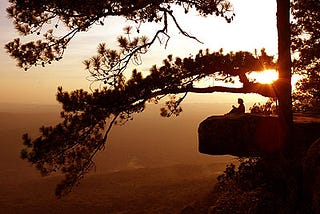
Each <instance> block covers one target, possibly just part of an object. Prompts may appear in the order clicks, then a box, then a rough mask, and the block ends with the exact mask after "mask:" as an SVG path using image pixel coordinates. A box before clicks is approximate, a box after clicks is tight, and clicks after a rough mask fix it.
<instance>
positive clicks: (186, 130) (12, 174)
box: [0, 104, 234, 213]
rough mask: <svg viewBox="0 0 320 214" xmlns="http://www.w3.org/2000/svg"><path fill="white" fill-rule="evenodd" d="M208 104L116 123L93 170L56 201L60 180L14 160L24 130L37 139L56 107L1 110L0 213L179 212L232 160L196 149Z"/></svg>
mask: <svg viewBox="0 0 320 214" xmlns="http://www.w3.org/2000/svg"><path fill="white" fill-rule="evenodd" d="M212 108H214V106H211V105H207V106H206V105H200V104H190V105H186V106H185V111H184V113H183V114H182V115H181V116H180V117H178V118H175V119H166V118H161V117H160V116H159V106H151V107H148V108H147V110H146V112H145V113H144V114H142V115H137V116H136V117H135V119H134V120H133V121H131V122H129V123H128V124H126V125H125V126H117V127H115V128H114V129H113V130H112V133H111V135H110V138H109V139H110V141H109V142H107V146H106V149H105V150H104V151H102V152H100V153H99V154H98V156H97V158H96V165H97V170H96V172H92V173H90V174H89V175H87V176H86V177H85V179H84V180H83V181H82V183H81V184H80V185H79V186H78V187H76V188H75V190H74V192H72V193H71V194H70V195H69V196H68V197H66V198H64V199H62V200H57V199H55V198H54V188H55V185H56V184H57V183H58V182H59V180H60V179H61V177H59V176H53V177H47V178H41V177H40V175H39V173H38V172H37V171H36V170H35V169H34V168H33V167H32V166H30V165H29V164H28V163H26V162H24V161H22V160H21V159H20V158H19V152H20V150H21V148H22V145H21V135H22V134H24V133H26V132H28V133H30V134H31V135H32V136H36V135H37V132H38V131H37V130H38V128H39V127H40V126H41V125H54V124H56V123H57V122H58V121H59V120H60V119H59V109H57V108H53V107H52V108H51V107H45V108H44V110H39V107H35V106H33V107H30V106H29V108H27V110H25V111H24V108H20V109H19V108H18V107H17V106H16V107H15V108H14V111H10V108H7V109H4V108H2V110H3V111H2V112H0V139H1V141H0V188H1V192H0V213H176V212H179V211H180V210H181V209H182V208H183V207H184V205H186V204H189V203H191V202H192V201H194V200H197V199H198V198H199V197H202V196H203V195H205V194H207V193H208V192H209V191H210V190H211V188H212V187H213V185H214V183H215V177H216V175H217V173H221V171H222V170H223V169H224V167H225V165H226V163H227V162H229V161H233V160H234V159H233V157H230V156H222V157H221V156H207V155H202V154H200V153H199V152H198V151H197V127H198V124H199V122H200V121H201V120H203V119H204V118H206V117H207V116H209V115H210V114H212V112H211V109H212ZM223 109H224V108H221V111H222V110H223ZM38 110H39V111H38ZM218 111H219V110H218ZM218 113H219V112H218Z"/></svg>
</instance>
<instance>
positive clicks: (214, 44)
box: [0, 0, 277, 104]
mask: <svg viewBox="0 0 320 214" xmlns="http://www.w3.org/2000/svg"><path fill="white" fill-rule="evenodd" d="M230 1H231V2H232V3H233V5H234V8H235V13H236V17H235V19H234V21H233V22H232V23H231V24H227V23H226V22H225V20H223V19H221V18H218V17H215V16H212V17H207V18H203V17H199V16H197V15H195V14H189V15H187V16H186V15H184V14H183V12H182V11H178V16H177V18H178V21H180V23H181V25H182V27H183V28H184V30H186V31H187V32H188V33H190V34H192V35H196V36H197V38H198V39H199V40H201V41H202V42H203V43H204V44H203V45H201V44H199V43H197V42H196V41H194V40H191V39H187V38H185V37H183V36H181V35H179V34H176V33H175V32H176V29H174V28H173V27H172V28H170V29H169V33H170V32H171V34H170V36H171V39H170V40H169V44H168V47H167V48H166V49H164V46H159V45H158V44H156V45H154V46H153V47H152V48H151V50H150V52H149V53H148V54H147V55H145V56H143V58H142V60H143V64H142V65H141V66H139V69H142V70H148V68H149V67H151V66H152V65H153V64H160V63H161V61H162V59H163V58H165V57H166V56H167V55H169V54H173V55H174V56H180V57H185V56H189V54H196V53H197V52H198V50H199V49H206V48H209V49H210V50H212V51H216V50H219V49H220V48H223V49H224V50H225V51H231V50H232V51H237V50H247V51H251V52H253V51H254V49H255V48H256V49H258V50H259V49H261V48H266V50H267V52H268V53H269V54H274V55H276V53H277V31H276V1H275V0H273V1H270V0H230ZM7 5H8V3H7V0H0V29H1V34H0V47H1V49H0V72H1V79H0V90H1V91H2V93H0V103H38V104H54V103H56V101H55V93H56V89H57V87H58V86H60V85H62V86H63V87H64V88H65V89H66V90H73V89H77V88H84V89H88V87H89V84H90V82H88V81H87V80H86V79H85V77H86V76H87V75H88V74H87V73H86V71H85V70H84V66H83V64H82V61H83V60H84V59H87V58H89V57H91V56H92V55H94V54H95V50H96V48H97V45H98V44H99V42H106V43H107V44H110V45H111V46H112V45H114V44H115V43H114V41H115V38H116V37H117V36H118V35H120V34H121V33H122V28H123V27H124V26H126V25H128V24H129V23H127V22H125V21H124V20H123V19H119V18H112V19H108V20H107V22H106V24H105V25H104V26H103V27H102V26H95V27H94V28H92V29H91V31H89V32H87V33H82V34H79V35H77V36H76V38H75V39H74V40H73V41H72V42H71V45H70V46H69V48H68V49H67V51H66V53H65V56H64V59H63V60H62V61H60V62H58V63H54V64H53V65H50V66H47V67H46V68H39V67H37V68H32V69H30V70H29V71H28V72H24V71H23V70H22V69H19V68H18V67H16V66H15V61H14V60H13V59H11V58H10V57H9V56H8V54H7V53H5V50H4V48H3V46H4V44H6V43H7V42H9V41H10V40H12V39H13V38H16V37H17V34H16V33H15V31H14V29H13V26H12V24H11V20H8V19H7V18H6V13H5V8H6V7H7ZM156 27H157V26H155V25H152V24H147V25H146V26H143V28H142V33H146V34H148V33H150V32H152V31H153V30H155V29H157V28H156ZM239 96H241V97H243V98H244V100H245V101H248V102H254V101H261V97H260V96H257V95H239V94H227V93H214V94H210V95H189V96H188V98H187V100H186V101H187V102H200V103H201V102H202V103H203V102H204V103H209V102H218V103H222V102H236V98H237V97H239Z"/></svg>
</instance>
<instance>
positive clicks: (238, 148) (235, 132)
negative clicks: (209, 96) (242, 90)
mask: <svg viewBox="0 0 320 214" xmlns="http://www.w3.org/2000/svg"><path fill="white" fill-rule="evenodd" d="M279 128H280V125H279V122H278V118H277V117H273V116H262V115H254V114H243V115H226V116H211V117H208V118H207V119H206V120H204V121H203V122H201V123H200V125H199V129H198V136H199V151H200V152H201V153H205V154H210V155H226V154H229V155H235V156H239V157H243V156H247V157H248V156H261V155H271V154H275V153H277V152H281V151H282V150H283V149H284V145H282V144H281V140H280V139H281V136H280V132H279ZM294 132H295V133H294V134H295V136H294V140H295V142H299V143H300V144H301V145H299V146H297V148H298V150H299V152H302V151H306V149H307V148H308V147H309V146H310V144H311V143H312V142H314V140H315V139H317V137H319V136H320V123H310V122H307V123H306V122H298V123H295V127H294Z"/></svg>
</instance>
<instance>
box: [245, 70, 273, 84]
mask: <svg viewBox="0 0 320 214" xmlns="http://www.w3.org/2000/svg"><path fill="white" fill-rule="evenodd" d="M248 78H249V79H250V80H254V81H255V82H259V83H262V84H271V83H273V82H274V81H276V80H277V79H278V78H279V73H278V72H277V71H276V70H264V71H260V72H256V71H254V72H251V73H250V74H249V75H248Z"/></svg>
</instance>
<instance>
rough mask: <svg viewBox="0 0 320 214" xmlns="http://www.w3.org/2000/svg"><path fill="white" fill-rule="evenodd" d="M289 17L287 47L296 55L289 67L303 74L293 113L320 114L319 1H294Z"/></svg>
mask: <svg viewBox="0 0 320 214" xmlns="http://www.w3.org/2000/svg"><path fill="white" fill-rule="evenodd" d="M292 14H293V17H294V21H293V24H292V45H291V48H292V50H293V52H294V53H295V54H297V55H298V57H297V59H296V60H294V61H293V68H294V72H295V73H297V74H300V75H303V79H302V80H300V81H299V82H298V84H297V88H298V91H297V92H296V93H295V94H293V95H294V96H293V98H294V104H295V107H296V110H297V111H302V112H303V111H315V112H320V85H319V81H320V1H313V0H295V1H293V4H292Z"/></svg>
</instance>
